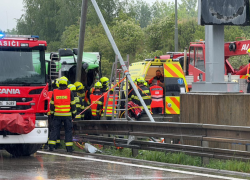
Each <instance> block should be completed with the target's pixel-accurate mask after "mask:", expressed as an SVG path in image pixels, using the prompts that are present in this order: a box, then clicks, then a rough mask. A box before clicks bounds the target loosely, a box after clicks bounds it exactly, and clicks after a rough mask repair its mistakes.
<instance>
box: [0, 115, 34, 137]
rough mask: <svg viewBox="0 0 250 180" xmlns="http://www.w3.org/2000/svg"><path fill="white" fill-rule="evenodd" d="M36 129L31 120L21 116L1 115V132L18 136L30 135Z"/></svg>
mask: <svg viewBox="0 0 250 180" xmlns="http://www.w3.org/2000/svg"><path fill="white" fill-rule="evenodd" d="M34 128H35V124H34V123H33V121H32V120H31V119H30V118H25V119H24V118H23V117H22V116H21V115H20V114H0V131H8V132H11V133H17V134H28V133H30V132H31V131H32V130H33V129H34Z"/></svg>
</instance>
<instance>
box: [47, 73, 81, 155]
mask: <svg viewBox="0 0 250 180" xmlns="http://www.w3.org/2000/svg"><path fill="white" fill-rule="evenodd" d="M58 83H59V88H58V89H54V90H53V94H52V98H51V101H50V113H51V117H52V118H53V122H52V123H53V130H52V132H51V134H50V138H49V143H48V144H49V150H50V151H53V150H54V148H55V145H56V139H57V134H58V133H59V132H60V130H61V124H62V122H63V123H64V129H65V145H66V149H67V151H68V152H72V151H73V148H72V146H73V142H72V119H74V118H75V116H76V105H75V99H74V94H73V92H71V91H70V89H68V87H67V84H68V79H67V78H66V77H61V78H60V80H59V82H58Z"/></svg>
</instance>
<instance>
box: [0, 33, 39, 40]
mask: <svg viewBox="0 0 250 180" xmlns="http://www.w3.org/2000/svg"><path fill="white" fill-rule="evenodd" d="M1 35H3V36H2V38H3V37H5V38H25V39H39V36H36V35H9V34H7V35H4V34H0V39H1Z"/></svg>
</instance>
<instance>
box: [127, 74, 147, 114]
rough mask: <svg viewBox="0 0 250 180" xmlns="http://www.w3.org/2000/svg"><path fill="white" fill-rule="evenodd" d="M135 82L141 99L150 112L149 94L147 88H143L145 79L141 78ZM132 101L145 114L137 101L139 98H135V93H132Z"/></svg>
mask: <svg viewBox="0 0 250 180" xmlns="http://www.w3.org/2000/svg"><path fill="white" fill-rule="evenodd" d="M136 81H137V86H138V91H139V93H140V95H141V97H142V99H143V100H144V102H145V104H146V106H147V108H148V109H149V110H150V104H151V93H150V90H149V88H148V87H146V86H144V83H145V79H144V78H143V77H139V78H137V79H136ZM131 98H132V100H133V102H134V103H135V104H138V105H139V106H140V108H141V109H143V113H145V110H144V108H143V106H142V104H141V102H140V100H139V98H138V97H137V95H136V93H135V92H133V95H132V97H131Z"/></svg>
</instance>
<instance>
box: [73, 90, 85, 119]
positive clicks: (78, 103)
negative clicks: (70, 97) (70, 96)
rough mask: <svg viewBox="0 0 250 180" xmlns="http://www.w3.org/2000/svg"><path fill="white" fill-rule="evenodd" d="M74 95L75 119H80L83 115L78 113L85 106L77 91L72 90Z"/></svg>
mask: <svg viewBox="0 0 250 180" xmlns="http://www.w3.org/2000/svg"><path fill="white" fill-rule="evenodd" d="M74 96H75V98H74V99H75V102H76V118H75V119H76V120H81V117H84V114H82V115H79V114H80V113H81V112H82V111H83V110H84V108H85V106H84V102H83V99H82V97H78V96H77V93H75V92H74Z"/></svg>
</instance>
